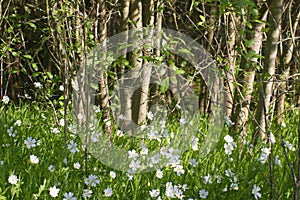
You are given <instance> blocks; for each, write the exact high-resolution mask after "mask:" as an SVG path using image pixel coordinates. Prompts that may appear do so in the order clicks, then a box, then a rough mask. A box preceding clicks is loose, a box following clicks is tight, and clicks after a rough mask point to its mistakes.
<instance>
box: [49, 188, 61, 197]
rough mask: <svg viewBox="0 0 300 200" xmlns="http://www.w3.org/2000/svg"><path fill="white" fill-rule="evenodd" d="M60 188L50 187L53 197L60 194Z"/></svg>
mask: <svg viewBox="0 0 300 200" xmlns="http://www.w3.org/2000/svg"><path fill="white" fill-rule="evenodd" d="M59 190H60V189H59V188H56V186H54V187H50V189H49V194H50V196H51V197H57V196H58V193H59Z"/></svg>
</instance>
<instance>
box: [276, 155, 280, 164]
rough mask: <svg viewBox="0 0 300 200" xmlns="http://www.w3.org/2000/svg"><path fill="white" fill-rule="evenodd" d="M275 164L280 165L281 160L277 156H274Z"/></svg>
mask: <svg viewBox="0 0 300 200" xmlns="http://www.w3.org/2000/svg"><path fill="white" fill-rule="evenodd" d="M275 164H276V165H278V166H281V160H280V159H279V157H278V156H276V157H275Z"/></svg>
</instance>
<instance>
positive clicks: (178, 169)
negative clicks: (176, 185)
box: [174, 165, 184, 176]
mask: <svg viewBox="0 0 300 200" xmlns="http://www.w3.org/2000/svg"><path fill="white" fill-rule="evenodd" d="M174 172H176V173H177V176H180V175H181V174H184V169H183V166H182V165H176V166H175V167H174Z"/></svg>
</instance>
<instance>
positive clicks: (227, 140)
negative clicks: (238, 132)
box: [224, 135, 233, 143]
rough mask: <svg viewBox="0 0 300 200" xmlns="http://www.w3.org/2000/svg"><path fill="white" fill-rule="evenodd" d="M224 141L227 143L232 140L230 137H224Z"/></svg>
mask: <svg viewBox="0 0 300 200" xmlns="http://www.w3.org/2000/svg"><path fill="white" fill-rule="evenodd" d="M224 140H225V141H226V142H227V143H231V142H233V138H232V137H231V136H230V135H226V136H225V137H224Z"/></svg>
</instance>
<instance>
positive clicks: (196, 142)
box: [192, 137, 199, 151]
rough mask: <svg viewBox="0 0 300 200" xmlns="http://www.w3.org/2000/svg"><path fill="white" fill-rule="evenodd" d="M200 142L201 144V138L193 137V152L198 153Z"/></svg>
mask: <svg viewBox="0 0 300 200" xmlns="http://www.w3.org/2000/svg"><path fill="white" fill-rule="evenodd" d="M198 142H199V138H196V137H193V142H192V149H193V151H197V150H198Z"/></svg>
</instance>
